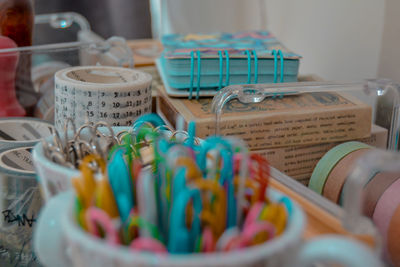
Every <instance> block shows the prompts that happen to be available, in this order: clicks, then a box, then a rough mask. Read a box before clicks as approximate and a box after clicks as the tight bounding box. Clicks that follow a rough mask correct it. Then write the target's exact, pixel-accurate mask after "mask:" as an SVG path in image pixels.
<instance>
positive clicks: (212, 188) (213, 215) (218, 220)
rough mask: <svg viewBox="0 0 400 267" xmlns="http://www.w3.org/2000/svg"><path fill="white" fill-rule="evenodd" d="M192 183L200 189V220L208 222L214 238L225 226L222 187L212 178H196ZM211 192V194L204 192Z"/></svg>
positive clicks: (224, 200) (224, 203)
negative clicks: (201, 197)
mask: <svg viewBox="0 0 400 267" xmlns="http://www.w3.org/2000/svg"><path fill="white" fill-rule="evenodd" d="M193 184H194V185H195V186H196V187H197V188H198V189H199V190H200V191H202V193H204V194H203V210H202V212H201V218H202V220H203V221H204V222H205V223H206V224H208V225H209V226H210V228H211V230H212V231H213V234H214V236H215V237H216V238H219V237H220V236H221V235H222V233H223V232H224V230H225V227H226V213H227V212H226V209H227V207H226V196H225V190H224V188H223V187H222V186H221V185H220V184H219V183H218V182H217V181H214V180H203V179H196V180H194V182H193ZM207 192H212V194H211V195H210V194H206V193H207Z"/></svg>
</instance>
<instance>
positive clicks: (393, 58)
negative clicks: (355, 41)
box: [378, 0, 400, 82]
mask: <svg viewBox="0 0 400 267" xmlns="http://www.w3.org/2000/svg"><path fill="white" fill-rule="evenodd" d="M399 11H400V1H399V0H386V7H385V26H384V30H383V38H382V46H381V54H380V62H379V70H378V76H379V77H382V78H389V79H392V80H394V81H397V82H400V16H399Z"/></svg>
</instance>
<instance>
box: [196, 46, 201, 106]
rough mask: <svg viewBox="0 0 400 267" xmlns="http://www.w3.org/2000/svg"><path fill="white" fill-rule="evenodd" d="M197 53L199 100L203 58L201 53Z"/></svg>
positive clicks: (197, 93) (197, 94)
mask: <svg viewBox="0 0 400 267" xmlns="http://www.w3.org/2000/svg"><path fill="white" fill-rule="evenodd" d="M196 52H197V90H196V99H199V95H200V78H201V56H200V51H196Z"/></svg>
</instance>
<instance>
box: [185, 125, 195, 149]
mask: <svg viewBox="0 0 400 267" xmlns="http://www.w3.org/2000/svg"><path fill="white" fill-rule="evenodd" d="M195 136H196V122H194V121H190V122H189V125H188V139H187V143H186V144H187V146H189V147H190V148H192V149H194V139H195Z"/></svg>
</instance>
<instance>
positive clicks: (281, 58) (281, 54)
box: [278, 49, 284, 83]
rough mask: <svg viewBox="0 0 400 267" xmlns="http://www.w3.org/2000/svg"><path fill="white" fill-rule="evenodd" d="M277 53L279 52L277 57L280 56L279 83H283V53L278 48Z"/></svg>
mask: <svg viewBox="0 0 400 267" xmlns="http://www.w3.org/2000/svg"><path fill="white" fill-rule="evenodd" d="M278 54H279V58H280V60H281V73H280V74H281V80H280V82H281V83H283V72H284V70H283V67H284V65H283V61H284V57H283V53H282V51H281V50H280V49H279V50H278Z"/></svg>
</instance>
